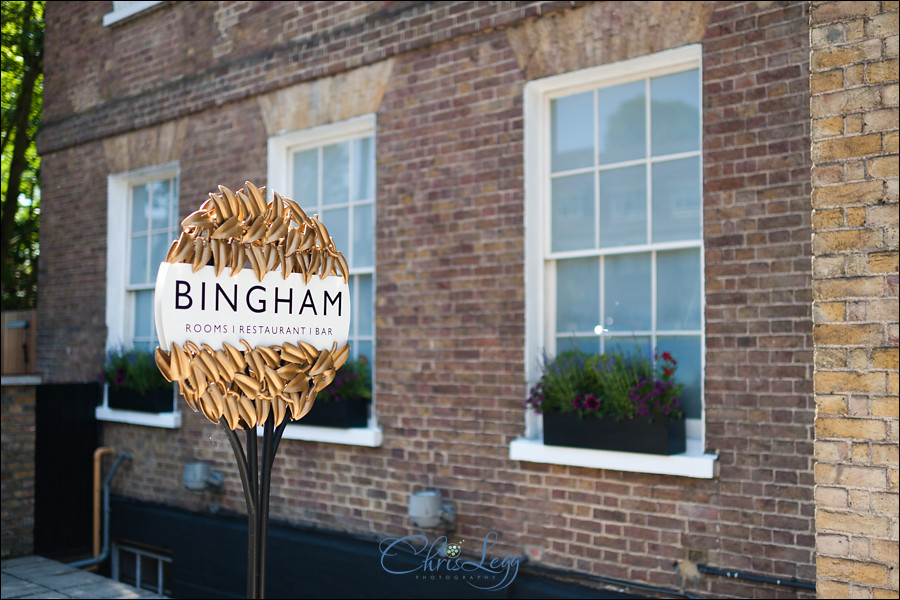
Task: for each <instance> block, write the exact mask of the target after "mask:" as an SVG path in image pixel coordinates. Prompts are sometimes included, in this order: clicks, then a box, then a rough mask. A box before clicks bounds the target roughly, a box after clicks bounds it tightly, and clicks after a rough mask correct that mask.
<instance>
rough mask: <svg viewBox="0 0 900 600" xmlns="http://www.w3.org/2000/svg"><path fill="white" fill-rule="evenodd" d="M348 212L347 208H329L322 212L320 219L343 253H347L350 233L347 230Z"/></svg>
mask: <svg viewBox="0 0 900 600" xmlns="http://www.w3.org/2000/svg"><path fill="white" fill-rule="evenodd" d="M348 210H349V209H347V208H346V207H345V208H329V209H326V210H323V211H322V214H321V215H320V218H321V220H322V223H324V224H325V227H326V228H327V229H328V234H329V235H330V236H331V237H332V239H334V245H335V246H336V247H337V249H338V250H340V251H341V252H345V251H346V250H345V249H346V248H347V241H348V239H347V238H348V237H349V233H348V230H347V219H348V214H347V213H348Z"/></svg>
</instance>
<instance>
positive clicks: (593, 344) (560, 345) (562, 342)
mask: <svg viewBox="0 0 900 600" xmlns="http://www.w3.org/2000/svg"><path fill="white" fill-rule="evenodd" d="M567 350H580V351H581V352H584V353H585V354H598V353H599V352H600V338H599V337H598V336H596V335H585V336H582V335H579V336H574V335H558V336H556V355H557V356H559V355H560V354H562V353H563V352H565V351H567Z"/></svg>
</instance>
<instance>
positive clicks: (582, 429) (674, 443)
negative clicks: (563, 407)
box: [544, 412, 685, 454]
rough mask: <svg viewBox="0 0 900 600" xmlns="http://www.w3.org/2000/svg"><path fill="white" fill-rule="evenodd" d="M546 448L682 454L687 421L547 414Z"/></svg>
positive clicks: (545, 427) (545, 424)
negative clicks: (569, 447)
mask: <svg viewBox="0 0 900 600" xmlns="http://www.w3.org/2000/svg"><path fill="white" fill-rule="evenodd" d="M544 444H546V445H548V446H572V447H575V448H591V449H593V450H616V451H618V452H640V453H643V454H681V453H682V452H684V449H685V434H684V419H678V420H665V421H664V420H659V419H657V420H655V421H653V422H652V423H651V422H650V421H648V420H647V419H623V420H622V421H616V419H615V418H614V417H602V418H600V419H597V418H594V417H585V418H584V419H579V418H578V415H577V414H574V413H559V412H554V413H544Z"/></svg>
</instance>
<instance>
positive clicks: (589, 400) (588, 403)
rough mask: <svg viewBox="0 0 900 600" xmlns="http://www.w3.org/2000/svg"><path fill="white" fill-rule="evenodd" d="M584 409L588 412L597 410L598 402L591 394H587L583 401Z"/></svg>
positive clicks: (598, 407)
mask: <svg viewBox="0 0 900 600" xmlns="http://www.w3.org/2000/svg"><path fill="white" fill-rule="evenodd" d="M584 407H585V408H586V409H588V410H590V411H595V410H599V409H600V401H599V400H598V399H597V397H596V396H594V395H593V394H588V396H587V397H586V398H585V399H584Z"/></svg>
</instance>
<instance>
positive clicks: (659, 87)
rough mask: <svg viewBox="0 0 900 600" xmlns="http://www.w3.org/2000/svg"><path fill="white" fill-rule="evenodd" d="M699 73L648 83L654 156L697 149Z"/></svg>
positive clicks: (653, 80)
mask: <svg viewBox="0 0 900 600" xmlns="http://www.w3.org/2000/svg"><path fill="white" fill-rule="evenodd" d="M699 77H700V71H699V70H697V69H694V70H692V71H684V72H683V73H675V74H674V75H665V76H663V77H654V78H653V79H651V80H650V101H651V104H650V138H651V141H650V144H651V148H652V149H653V156H660V155H662V154H672V153H675V152H690V151H693V150H699V149H700V80H699Z"/></svg>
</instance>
